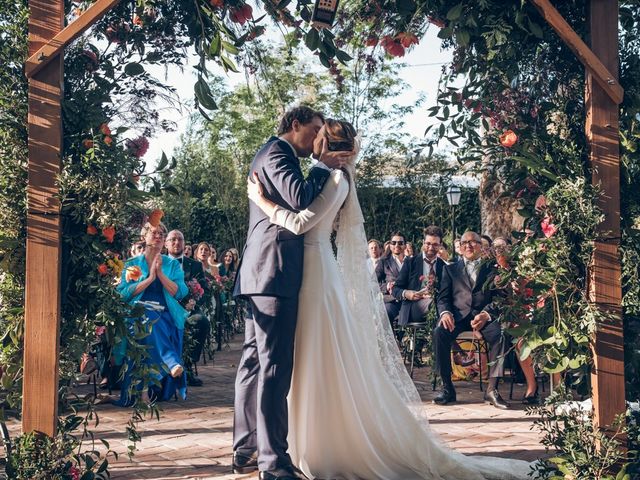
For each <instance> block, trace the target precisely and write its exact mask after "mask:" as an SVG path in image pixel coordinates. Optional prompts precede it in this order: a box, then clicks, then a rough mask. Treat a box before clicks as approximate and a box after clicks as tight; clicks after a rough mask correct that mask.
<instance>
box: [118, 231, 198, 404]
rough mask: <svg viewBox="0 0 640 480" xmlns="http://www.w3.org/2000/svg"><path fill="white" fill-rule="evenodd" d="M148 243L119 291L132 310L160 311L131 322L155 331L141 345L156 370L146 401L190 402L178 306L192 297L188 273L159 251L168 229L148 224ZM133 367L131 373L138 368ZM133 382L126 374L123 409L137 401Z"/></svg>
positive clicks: (183, 316)
mask: <svg viewBox="0 0 640 480" xmlns="http://www.w3.org/2000/svg"><path fill="white" fill-rule="evenodd" d="M140 234H141V236H142V238H143V239H144V242H145V251H144V254H143V255H139V256H137V257H134V258H131V259H129V260H128V261H127V262H126V264H125V268H124V270H123V271H122V278H121V279H120V284H119V286H118V291H119V292H120V294H121V295H122V297H123V299H124V300H125V301H126V302H128V303H129V304H131V305H135V304H136V302H138V301H142V302H152V303H154V304H157V308H153V309H152V308H147V307H145V317H144V318H139V319H135V320H132V321H147V322H151V324H152V326H151V332H150V333H149V335H148V336H146V337H145V338H143V339H142V340H141V343H143V344H144V345H147V346H148V347H149V348H148V353H149V357H148V358H147V363H148V364H149V365H150V366H153V367H155V369H156V370H157V371H158V373H157V374H156V380H158V384H159V386H158V384H156V383H155V382H154V384H152V385H147V386H146V388H145V387H143V391H142V398H143V399H146V398H147V395H148V398H150V399H157V400H168V399H169V398H171V397H173V396H174V395H175V393H176V391H177V392H178V394H179V395H180V396H181V397H182V398H183V399H184V398H186V392H187V390H186V375H185V372H184V368H183V366H182V364H183V362H182V341H183V334H184V323H185V319H186V318H187V315H188V313H187V311H186V310H185V309H184V308H182V306H181V305H180V303H178V301H179V300H180V299H182V298H183V297H184V296H185V295H187V293H188V288H187V285H186V284H185V281H184V273H183V271H182V268H181V267H180V264H179V263H178V261H177V260H175V259H172V258H170V257H168V256H166V255H162V254H161V253H160V252H161V250H162V246H163V245H164V241H165V237H166V236H167V228H166V227H165V226H164V225H163V224H162V223H160V224H159V225H158V226H157V227H154V226H153V225H151V224H150V223H148V222H147V223H146V224H145V225H144V226H143V227H142V231H141V232H140ZM135 367H136V366H135V365H132V364H130V365H129V368H128V369H127V371H128V372H129V371H131V369H132V368H135ZM130 383H131V378H130V375H129V374H125V378H124V380H123V384H122V390H121V394H120V401H119V402H117V403H118V404H119V405H121V406H130V405H132V404H133V403H134V402H135V398H134V397H130V396H129V392H128V390H129V385H130Z"/></svg>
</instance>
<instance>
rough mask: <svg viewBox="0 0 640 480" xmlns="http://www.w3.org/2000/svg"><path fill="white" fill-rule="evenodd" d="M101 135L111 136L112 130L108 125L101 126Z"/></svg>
mask: <svg viewBox="0 0 640 480" xmlns="http://www.w3.org/2000/svg"><path fill="white" fill-rule="evenodd" d="M100 133H102V134H103V135H111V129H110V128H109V125H107V124H106V123H103V124H102V125H100Z"/></svg>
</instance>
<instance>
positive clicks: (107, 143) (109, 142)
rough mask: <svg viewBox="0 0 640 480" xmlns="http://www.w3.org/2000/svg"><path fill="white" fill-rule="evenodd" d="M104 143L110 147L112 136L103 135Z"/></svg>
mask: <svg viewBox="0 0 640 480" xmlns="http://www.w3.org/2000/svg"><path fill="white" fill-rule="evenodd" d="M104 143H105V144H106V145H107V147H110V146H111V144H112V143H113V138H111V137H104Z"/></svg>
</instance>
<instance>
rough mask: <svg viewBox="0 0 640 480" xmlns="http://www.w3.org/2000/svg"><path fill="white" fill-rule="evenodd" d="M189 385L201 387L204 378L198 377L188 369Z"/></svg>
mask: <svg viewBox="0 0 640 480" xmlns="http://www.w3.org/2000/svg"><path fill="white" fill-rule="evenodd" d="M187 385H189V386H190V387H201V386H202V380H200V379H199V378H198V377H196V376H195V375H194V374H193V373H192V372H189V371H187Z"/></svg>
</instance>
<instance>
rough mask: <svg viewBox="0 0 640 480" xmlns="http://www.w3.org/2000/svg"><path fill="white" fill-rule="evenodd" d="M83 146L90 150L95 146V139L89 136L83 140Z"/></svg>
mask: <svg viewBox="0 0 640 480" xmlns="http://www.w3.org/2000/svg"><path fill="white" fill-rule="evenodd" d="M82 146H83V147H84V148H86V149H87V150H89V149H90V148H93V140H91V139H89V138H85V139H84V140H82Z"/></svg>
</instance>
